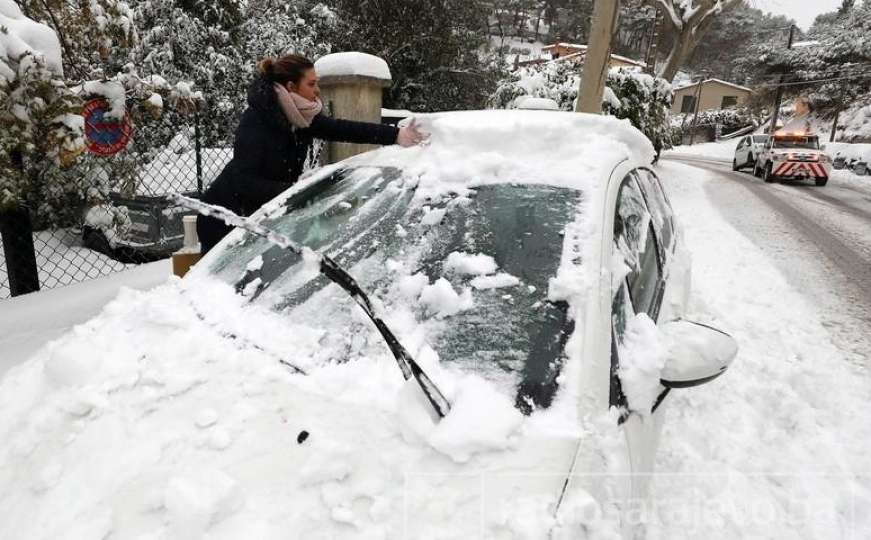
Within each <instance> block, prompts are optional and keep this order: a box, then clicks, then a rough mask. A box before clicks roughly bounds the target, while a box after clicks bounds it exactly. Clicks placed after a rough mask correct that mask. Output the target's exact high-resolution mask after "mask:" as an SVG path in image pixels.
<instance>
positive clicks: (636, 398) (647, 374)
mask: <svg viewBox="0 0 871 540" xmlns="http://www.w3.org/2000/svg"><path fill="white" fill-rule="evenodd" d="M620 353H621V354H620V368H619V369H618V371H617V374H618V376H619V377H620V382H621V383H622V386H623V393H624V394H626V399H627V400H628V401H629V408H630V409H632V410H634V411H641V412H642V414H644V413H649V412H650V411H651V410H652V409H653V404H654V403H655V402H656V398H657V396H658V395H659V392H660V391H661V389H660V384H659V379H660V373H661V372H662V368H663V367H665V359H666V354H667V348H666V346H665V344H664V343H663V342H662V337H661V336H660V334H659V330H658V329H657V327H656V323H654V322H653V320H651V318H650V317H648V316H647V315H646V314H644V313H640V314H638V315H636V316H635V317H633V318H631V319H629V320H628V321H627V322H626V335H625V338H624V342H623V343H622V347H621V349H620Z"/></svg>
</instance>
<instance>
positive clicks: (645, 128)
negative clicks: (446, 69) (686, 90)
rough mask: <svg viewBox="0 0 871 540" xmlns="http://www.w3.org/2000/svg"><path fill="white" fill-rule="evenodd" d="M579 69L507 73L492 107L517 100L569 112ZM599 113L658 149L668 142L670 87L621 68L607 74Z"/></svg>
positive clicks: (549, 66) (561, 66)
mask: <svg viewBox="0 0 871 540" xmlns="http://www.w3.org/2000/svg"><path fill="white" fill-rule="evenodd" d="M580 80H581V68H580V67H579V66H578V65H577V64H575V63H574V62H566V61H555V62H547V63H544V64H538V65H533V66H528V67H524V68H521V69H519V70H516V71H514V72H512V73H510V74H509V75H508V76H507V77H506V78H505V79H503V80H502V81H501V82H500V83H499V85H498V87H497V88H496V92H495V93H494V94H493V96H492V97H491V98H490V103H489V104H490V106H491V107H493V108H499V109H501V108H507V109H511V108H515V107H517V105H518V103H519V101H520V99H519V98H521V97H524V98H525V97H526V96H532V97H537V98H548V99H552V100H554V101H556V102H557V103H558V104H559V107H560V109H561V110H563V111H573V110H574V108H575V101H576V100H577V97H578V88H579V86H580ZM605 84H606V87H605V94H604V96H603V112H605V113H606V114H610V115H613V116H616V117H617V118H626V119H628V120H629V121H630V122H631V123H632V125H633V126H635V127H636V128H638V129H639V130H641V132H642V133H644V134H645V135H647V137H648V138H649V139H650V140H651V142H652V143H653V145H654V147H655V148H656V149H657V150H659V149H661V148H662V147H663V146H664V145H665V143H666V141H667V140H668V130H669V124H668V110H669V107H671V101H672V89H671V85H670V84H669V83H668V82H666V81H665V80H663V79H659V78H655V77H652V76H650V75H647V74H644V73H639V72H638V71H635V70H629V69H624V68H618V69H612V70H610V71H609V72H608V80H607V81H606V83H605Z"/></svg>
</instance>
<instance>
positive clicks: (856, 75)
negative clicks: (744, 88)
mask: <svg viewBox="0 0 871 540" xmlns="http://www.w3.org/2000/svg"><path fill="white" fill-rule="evenodd" d="M864 78H871V70H869V71H864V72H861V73H853V74H851V75H845V76H842V77H830V78H826V79H810V80H801V81H790V82H779V83H771V84H757V85H756V87H757V88H777V87H784V86H801V85H806V84H816V83H824V82H833V81H844V80H849V79H864Z"/></svg>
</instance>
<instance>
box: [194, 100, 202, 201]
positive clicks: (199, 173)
mask: <svg viewBox="0 0 871 540" xmlns="http://www.w3.org/2000/svg"><path fill="white" fill-rule="evenodd" d="M194 148H195V150H196V155H197V193H199V194H200V195H202V194H203V157H202V147H201V146H200V113H199V111H196V110H195V111H194Z"/></svg>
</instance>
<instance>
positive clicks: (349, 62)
mask: <svg viewBox="0 0 871 540" xmlns="http://www.w3.org/2000/svg"><path fill="white" fill-rule="evenodd" d="M315 71H316V72H317V74H318V77H347V76H352V75H354V76H359V77H371V78H373V79H379V80H383V81H389V80H391V78H392V77H391V75H390V68H389V67H388V66H387V62H385V61H384V60H383V59H381V58H378V57H377V56H373V55H371V54H366V53H361V52H341V53H333V54H328V55H326V56H322V57H321V58H319V59H318V60H317V61H316V62H315Z"/></svg>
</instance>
